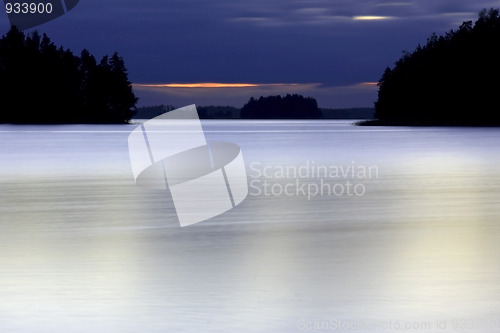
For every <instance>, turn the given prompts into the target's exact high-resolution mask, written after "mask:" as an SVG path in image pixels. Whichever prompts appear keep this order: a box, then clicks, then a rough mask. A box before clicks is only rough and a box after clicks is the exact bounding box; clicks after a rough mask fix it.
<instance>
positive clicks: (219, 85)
mask: <svg viewBox="0 0 500 333" xmlns="http://www.w3.org/2000/svg"><path fill="white" fill-rule="evenodd" d="M133 85H134V86H136V87H148V88H248V87H258V86H260V84H255V83H215V82H205V83H162V84H139V83H136V84H133Z"/></svg>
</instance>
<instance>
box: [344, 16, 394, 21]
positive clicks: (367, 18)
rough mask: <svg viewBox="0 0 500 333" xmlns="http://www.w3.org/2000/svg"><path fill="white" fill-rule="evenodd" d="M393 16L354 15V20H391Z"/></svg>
mask: <svg viewBox="0 0 500 333" xmlns="http://www.w3.org/2000/svg"><path fill="white" fill-rule="evenodd" d="M392 18H393V17H392V16H369V15H367V16H354V17H353V18H352V19H353V20H354V21H380V20H390V19H392Z"/></svg>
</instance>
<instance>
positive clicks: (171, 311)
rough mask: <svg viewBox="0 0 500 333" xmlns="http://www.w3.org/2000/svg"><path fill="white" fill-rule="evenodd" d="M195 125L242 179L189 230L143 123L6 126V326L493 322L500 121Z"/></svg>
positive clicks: (1, 300) (2, 267) (0, 298)
mask: <svg viewBox="0 0 500 333" xmlns="http://www.w3.org/2000/svg"><path fill="white" fill-rule="evenodd" d="M203 126H204V128H205V130H206V136H207V139H208V140H209V141H230V142H234V143H237V144H239V145H240V147H241V149H242V153H243V156H244V159H245V163H246V166H247V172H248V178H249V179H248V180H249V185H251V187H250V194H249V196H248V197H247V199H246V200H245V201H244V202H243V203H242V204H241V205H239V206H238V207H236V208H235V209H233V210H231V211H229V212H227V213H225V214H223V215H221V216H218V217H216V218H213V219H211V220H208V221H204V222H201V223H199V224H196V225H193V226H190V227H186V228H180V227H179V225H178V222H177V218H176V213H175V209H174V207H173V204H172V202H171V200H170V199H169V196H168V195H167V193H156V192H149V191H147V190H143V189H141V188H138V187H136V185H135V184H134V180H133V176H132V172H131V169H130V162H129V157H128V148H127V137H128V135H129V133H130V131H132V130H133V129H134V128H135V125H130V126H129V125H126V126H114V125H113V126H111V125H110V126H108V125H105V126H99V125H96V126H92V125H75V126H44V127H42V126H10V125H2V126H0V186H1V187H0V219H1V223H0V254H1V257H0V332H9V333H10V332H33V333H35V332H36V333H38V332H93V333H94V332H103V333H104V332H105V333H109V332H309V331H351V330H354V331H357V332H377V331H382V332H385V331H387V332H391V331H414V332H419V331H425V332H498V330H499V328H500V278H499V277H500V211H499V208H498V207H499V203H500V144H499V143H500V129H496V128H406V127H401V128H390V127H354V126H351V122H349V121H321V122H317V121H269V122H258V121H250V122H244V121H204V122H203ZM314 168H316V169H314ZM321 168H323V169H321ZM369 168H371V169H369ZM352 169H355V170H356V173H354V174H353V173H350V172H346V171H352ZM300 170H301V171H300ZM314 170H328V173H327V174H326V173H321V172H318V173H317V174H313V172H314ZM368 170H371V173H368ZM294 171H297V172H299V171H300V172H302V173H301V174H298V175H295V176H294V175H293V172H294ZM342 172H345V174H342ZM322 181H323V183H322ZM347 182H350V184H351V185H349V186H351V188H350V189H349V190H350V191H351V192H350V194H348V193H347V192H346V191H347V190H348V188H347V187H348V185H347ZM325 184H326V185H325ZM287 185H288V187H287ZM322 185H323V187H322V189H323V193H321V191H320V192H318V191H317V190H318V189H320V188H321V186H322ZM355 185H357V187H356V190H357V192H352V191H354V189H355V188H354V186H355ZM301 186H302V187H301ZM285 189H286V190H287V191H286V192H285ZM329 190H330V192H328V191H329ZM331 190H334V191H335V192H332V191H331ZM341 190H343V192H342V193H341ZM266 191H267V192H266Z"/></svg>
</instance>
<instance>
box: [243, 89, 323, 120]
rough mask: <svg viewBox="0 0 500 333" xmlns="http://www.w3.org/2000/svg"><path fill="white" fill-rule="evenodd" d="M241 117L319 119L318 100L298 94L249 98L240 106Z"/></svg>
mask: <svg viewBox="0 0 500 333" xmlns="http://www.w3.org/2000/svg"><path fill="white" fill-rule="evenodd" d="M240 118H242V119H319V118H321V112H320V110H319V108H318V102H317V101H316V99H314V98H312V97H304V96H301V95H298V94H293V95H290V94H288V95H286V96H284V97H282V96H279V95H277V96H269V97H260V98H259V99H255V98H253V97H252V98H250V100H249V101H248V102H247V103H246V104H245V105H243V108H241V113H240Z"/></svg>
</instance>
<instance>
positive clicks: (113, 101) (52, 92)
mask: <svg viewBox="0 0 500 333" xmlns="http://www.w3.org/2000/svg"><path fill="white" fill-rule="evenodd" d="M136 102H137V98H136V97H135V96H134V94H133V91H132V87H131V82H130V81H128V75H127V70H126V68H125V64H124V62H123V59H122V58H121V57H120V56H119V55H118V54H117V53H115V54H114V55H113V56H112V57H111V59H109V58H108V57H107V56H105V57H103V59H102V60H101V62H100V63H99V64H97V63H96V60H95V58H94V56H92V55H91V54H90V52H89V51H87V50H83V51H82V53H81V56H80V57H77V56H75V55H74V54H73V53H72V52H71V51H70V50H67V49H64V48H63V47H59V48H57V47H56V46H55V45H54V43H52V42H51V40H50V38H49V37H48V36H47V35H46V34H43V35H42V36H40V35H39V34H38V33H37V32H33V33H31V34H29V35H27V36H25V35H24V33H23V32H21V31H20V30H18V29H17V28H16V27H12V28H11V30H10V31H9V32H8V33H7V34H6V35H5V36H3V37H2V38H1V39H0V105H1V108H0V110H1V111H0V122H8V123H126V122H128V121H129V120H130V118H131V116H132V112H133V110H134V109H135V104H136Z"/></svg>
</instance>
